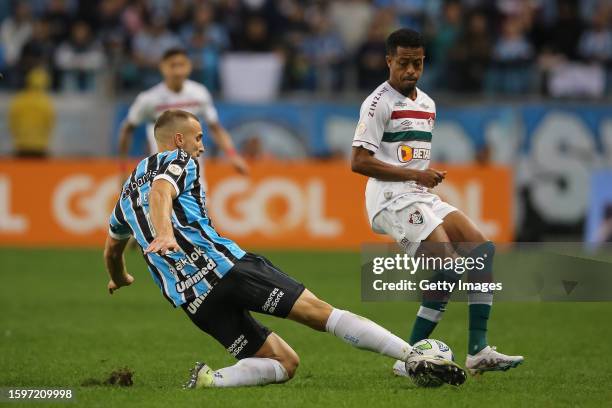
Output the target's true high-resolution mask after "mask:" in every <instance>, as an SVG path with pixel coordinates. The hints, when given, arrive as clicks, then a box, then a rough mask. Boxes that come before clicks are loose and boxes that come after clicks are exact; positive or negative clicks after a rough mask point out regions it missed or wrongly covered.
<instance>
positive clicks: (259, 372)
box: [213, 357, 289, 387]
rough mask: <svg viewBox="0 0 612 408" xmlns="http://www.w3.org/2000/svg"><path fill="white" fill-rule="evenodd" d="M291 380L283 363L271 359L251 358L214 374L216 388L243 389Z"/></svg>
mask: <svg viewBox="0 0 612 408" xmlns="http://www.w3.org/2000/svg"><path fill="white" fill-rule="evenodd" d="M288 379H289V375H287V370H285V367H283V365H282V364H281V363H279V362H278V361H276V360H273V359H271V358H257V357H250V358H244V359H242V360H240V361H238V362H237V363H236V364H234V365H233V366H230V367H225V368H221V369H219V370H216V371H215V372H214V374H213V384H214V386H215V387H241V386H247V385H265V384H270V383H281V382H285V381H287V380H288Z"/></svg>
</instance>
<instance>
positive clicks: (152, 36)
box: [132, 17, 181, 87]
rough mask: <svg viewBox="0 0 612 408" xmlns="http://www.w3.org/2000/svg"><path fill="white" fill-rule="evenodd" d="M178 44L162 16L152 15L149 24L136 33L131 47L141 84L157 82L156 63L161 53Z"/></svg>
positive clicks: (151, 84) (149, 84)
mask: <svg viewBox="0 0 612 408" xmlns="http://www.w3.org/2000/svg"><path fill="white" fill-rule="evenodd" d="M180 46H181V43H180V41H179V39H178V37H177V36H176V35H174V34H173V33H171V32H170V31H169V30H168V29H167V28H166V21H165V20H164V19H163V18H162V17H153V18H152V21H151V24H150V25H148V26H146V28H145V29H144V30H142V31H141V32H139V33H138V34H136V36H135V37H134V39H133V40H132V47H133V53H134V61H135V63H136V66H137V67H138V69H139V71H140V78H141V86H143V87H150V86H153V85H154V84H156V83H157V82H159V80H160V76H159V73H158V70H157V64H158V63H159V61H160V59H161V57H162V55H163V54H164V52H166V51H167V50H169V49H170V48H174V47H180Z"/></svg>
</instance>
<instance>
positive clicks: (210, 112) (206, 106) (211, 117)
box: [200, 88, 219, 125]
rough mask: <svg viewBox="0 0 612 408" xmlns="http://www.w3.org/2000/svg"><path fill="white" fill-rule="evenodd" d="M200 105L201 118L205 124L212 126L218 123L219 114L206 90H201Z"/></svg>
mask: <svg viewBox="0 0 612 408" xmlns="http://www.w3.org/2000/svg"><path fill="white" fill-rule="evenodd" d="M201 103H202V105H201V106H200V109H201V113H202V117H203V118H204V121H205V122H206V124H209V125H210V124H214V123H218V122H219V114H218V113H217V109H216V108H215V105H214V104H213V99H212V96H211V95H210V92H208V90H207V89H206V88H203V89H202V102H201Z"/></svg>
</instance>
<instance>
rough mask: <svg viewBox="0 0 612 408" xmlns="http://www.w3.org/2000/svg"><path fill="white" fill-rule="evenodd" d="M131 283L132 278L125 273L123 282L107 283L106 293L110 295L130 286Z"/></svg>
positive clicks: (113, 281) (111, 281)
mask: <svg viewBox="0 0 612 408" xmlns="http://www.w3.org/2000/svg"><path fill="white" fill-rule="evenodd" d="M133 282H134V277H133V276H132V275H130V274H129V273H126V274H125V276H124V278H123V280H120V281H119V280H117V281H115V280H113V279H111V280H110V281H108V285H107V286H106V287H107V288H108V293H110V294H111V295H112V294H113V292H114V291H116V290H119V288H122V287H124V286H130V285H131V284H132V283H133Z"/></svg>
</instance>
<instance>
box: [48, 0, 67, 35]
mask: <svg viewBox="0 0 612 408" xmlns="http://www.w3.org/2000/svg"><path fill="white" fill-rule="evenodd" d="M43 18H44V19H45V20H47V22H48V23H49V33H50V35H51V39H52V40H53V42H54V43H55V44H59V43H61V42H62V41H66V40H67V39H68V37H69V35H70V26H71V25H72V19H73V16H72V14H71V12H70V10H69V8H68V2H67V1H66V0H49V1H48V6H47V10H46V12H45V13H44V15H43Z"/></svg>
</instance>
